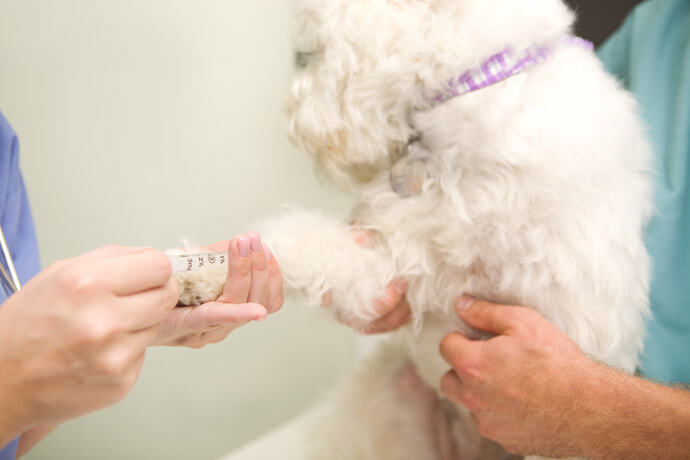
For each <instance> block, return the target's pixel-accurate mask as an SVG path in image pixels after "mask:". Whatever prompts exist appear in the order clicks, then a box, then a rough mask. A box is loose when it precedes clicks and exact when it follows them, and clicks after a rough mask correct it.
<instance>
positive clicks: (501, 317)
mask: <svg viewBox="0 0 690 460" xmlns="http://www.w3.org/2000/svg"><path fill="white" fill-rule="evenodd" d="M515 308H516V307H508V306H505V305H498V304H495V303H491V302H487V301H485V300H477V299H475V298H474V297H471V296H468V295H464V296H462V297H460V299H458V301H457V302H456V304H455V311H456V312H457V314H458V316H460V318H461V319H462V320H463V321H465V322H466V323H467V324H469V325H470V326H472V327H473V328H475V329H479V330H481V331H485V332H490V333H492V334H496V335H499V334H503V333H504V332H506V331H507V330H509V329H510V328H511V327H512V326H513V319H514V318H513V314H514V310H515Z"/></svg>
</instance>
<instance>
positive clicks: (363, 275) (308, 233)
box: [259, 210, 395, 324]
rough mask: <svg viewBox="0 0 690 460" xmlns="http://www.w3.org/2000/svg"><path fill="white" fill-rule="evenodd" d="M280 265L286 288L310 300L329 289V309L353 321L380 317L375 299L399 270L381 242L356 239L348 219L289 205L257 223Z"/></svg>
mask: <svg viewBox="0 0 690 460" xmlns="http://www.w3.org/2000/svg"><path fill="white" fill-rule="evenodd" d="M259 230H260V231H261V234H262V235H263V236H264V241H266V242H267V244H268V245H269V247H270V248H271V251H272V252H273V254H274V255H275V257H276V260H277V261H278V263H279V264H280V268H281V270H282V271H283V278H284V280H285V288H286V293H287V294H289V293H290V291H292V292H297V293H299V294H301V295H303V296H304V297H306V302H307V304H309V305H321V304H322V302H323V298H324V295H325V294H327V293H328V294H329V297H330V298H331V299H332V300H331V304H332V306H331V308H330V310H332V311H333V312H334V313H335V314H336V315H337V316H339V317H340V318H341V319H343V320H345V321H347V322H350V323H355V324H356V323H361V324H367V323H368V322H370V321H373V320H375V319H376V312H375V311H374V310H373V307H374V305H373V301H374V299H375V298H377V297H378V296H380V295H382V294H383V292H384V290H385V287H386V285H387V284H388V283H389V282H390V281H391V280H392V279H393V277H394V275H395V267H394V263H393V261H392V258H391V256H390V254H388V253H387V251H386V249H385V247H384V246H383V245H379V246H377V247H363V246H361V245H359V244H357V243H356V242H355V240H354V238H353V236H352V232H351V229H350V227H349V226H348V225H346V224H345V223H344V222H341V221H338V220H337V219H331V218H327V217H324V216H321V215H319V214H317V213H313V212H307V211H297V210H291V211H290V212H288V213H285V214H284V215H282V216H280V217H276V218H273V219H270V220H268V221H266V222H265V223H264V224H262V225H261V226H260V227H259Z"/></svg>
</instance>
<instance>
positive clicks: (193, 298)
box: [175, 268, 228, 306]
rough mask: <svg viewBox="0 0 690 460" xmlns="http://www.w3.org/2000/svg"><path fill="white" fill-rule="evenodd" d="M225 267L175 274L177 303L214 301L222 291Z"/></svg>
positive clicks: (225, 276)
mask: <svg viewBox="0 0 690 460" xmlns="http://www.w3.org/2000/svg"><path fill="white" fill-rule="evenodd" d="M227 276H228V271H227V269H223V268H220V269H209V270H203V271H202V270H200V271H191V272H184V273H177V274H175V279H176V280H177V293H178V296H179V300H178V305H180V306H197V305H202V304H204V303H206V302H214V301H215V300H217V299H218V297H220V295H221V294H222V293H223V286H224V285H225V280H226V278H227Z"/></svg>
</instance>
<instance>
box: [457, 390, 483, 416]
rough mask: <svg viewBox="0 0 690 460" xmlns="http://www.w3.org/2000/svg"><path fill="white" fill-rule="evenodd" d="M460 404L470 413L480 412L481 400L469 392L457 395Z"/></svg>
mask: <svg viewBox="0 0 690 460" xmlns="http://www.w3.org/2000/svg"><path fill="white" fill-rule="evenodd" d="M459 401H460V404H462V405H463V406H465V407H466V408H467V409H468V410H469V411H470V412H473V413H476V412H478V411H480V410H481V408H482V402H481V400H480V399H479V398H478V397H477V396H475V395H474V394H472V392H470V391H463V392H461V393H460V395H459Z"/></svg>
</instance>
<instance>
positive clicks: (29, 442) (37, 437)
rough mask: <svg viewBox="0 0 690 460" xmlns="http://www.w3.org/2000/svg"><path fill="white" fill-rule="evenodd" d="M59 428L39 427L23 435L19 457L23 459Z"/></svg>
mask: <svg viewBox="0 0 690 460" xmlns="http://www.w3.org/2000/svg"><path fill="white" fill-rule="evenodd" d="M57 426H58V425H57V424H51V425H39V426H37V427H34V428H32V429H30V430H28V431H27V432H26V433H24V434H22V437H21V438H20V440H19V448H18V449H17V457H21V456H22V455H24V454H26V453H27V452H28V451H30V450H31V449H33V448H34V447H35V446H36V444H38V443H39V442H41V440H42V439H43V438H45V437H46V436H47V435H48V434H49V433H50V432H51V431H53V430H54V429H55V428H57Z"/></svg>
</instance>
